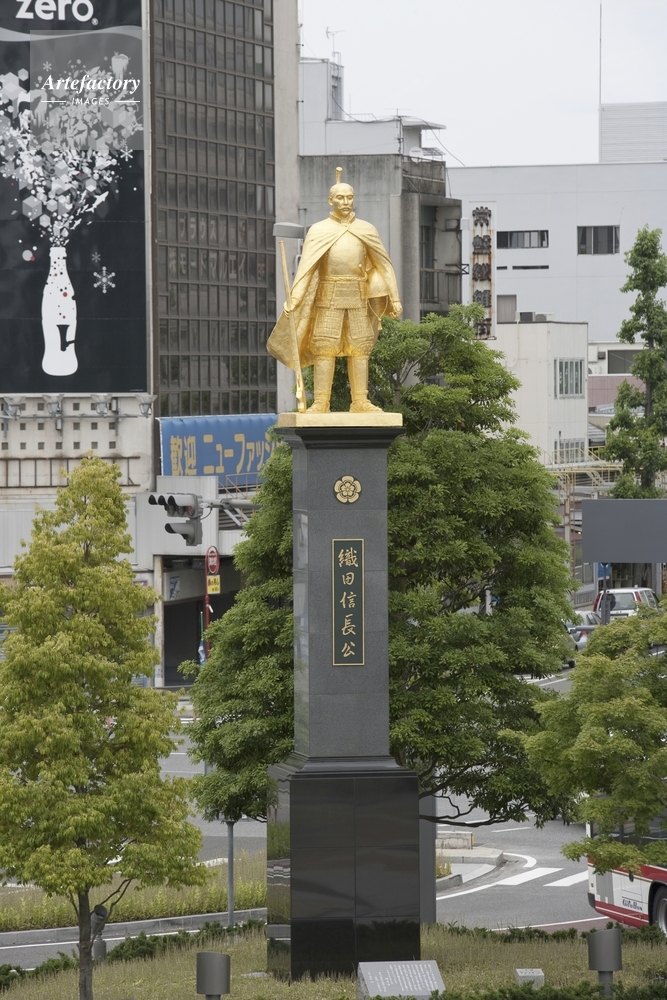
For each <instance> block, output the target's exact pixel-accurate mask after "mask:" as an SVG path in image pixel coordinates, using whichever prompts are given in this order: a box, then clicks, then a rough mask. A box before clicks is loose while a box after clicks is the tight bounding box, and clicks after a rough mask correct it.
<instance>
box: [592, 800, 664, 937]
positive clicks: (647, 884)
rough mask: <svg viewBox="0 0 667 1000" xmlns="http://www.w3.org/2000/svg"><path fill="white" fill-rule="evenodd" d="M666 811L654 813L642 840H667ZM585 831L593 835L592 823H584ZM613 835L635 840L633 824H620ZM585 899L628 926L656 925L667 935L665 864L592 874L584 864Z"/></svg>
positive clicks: (599, 911)
mask: <svg viewBox="0 0 667 1000" xmlns="http://www.w3.org/2000/svg"><path fill="white" fill-rule="evenodd" d="M666 820H667V813H666V814H663V815H662V816H658V817H657V818H656V819H655V820H653V822H652V823H651V825H650V829H649V835H648V837H644V838H642V843H647V842H649V841H652V840H665V839H667V829H665V821H666ZM586 833H587V835H588V836H590V837H594V836H595V825H594V824H589V823H587V824H586ZM614 837H616V838H618V839H619V840H621V841H627V842H628V843H633V842H635V843H636V837H635V833H634V823H632V821H629V822H627V823H624V824H622V825H621V826H620V827H619V828H618V829H617V830H616V831H615V833H614ZM588 901H589V903H590V904H591V906H592V907H593V908H594V909H595V910H597V912H598V913H600V914H602V915H603V916H605V917H609V918H610V919H611V920H617V921H618V922H619V923H621V924H628V925H629V926H630V927H644V926H648V925H649V924H657V925H658V927H659V928H660V930H661V931H662V932H663V934H665V935H666V936H667V867H665V868H662V867H660V866H658V865H642V867H641V870H640V872H639V874H637V875H632V874H630V873H629V872H627V871H624V870H622V869H613V870H612V871H608V872H605V873H604V874H603V875H596V874H595V873H594V870H593V866H592V865H591V864H589V866H588Z"/></svg>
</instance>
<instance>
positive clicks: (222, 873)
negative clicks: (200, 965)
mask: <svg viewBox="0 0 667 1000" xmlns="http://www.w3.org/2000/svg"><path fill="white" fill-rule="evenodd" d="M109 891H110V888H109V886H102V888H100V889H96V890H94V891H93V892H92V893H91V897H92V905H93V906H94V905H95V903H98V902H99V901H100V900H102V899H104V898H105V897H106V896H108V895H109ZM234 906H235V909H237V910H251V909H254V908H256V907H258V906H266V857H265V855H264V854H252V855H249V854H245V853H243V854H242V855H241V856H240V857H238V858H235V864H234ZM226 909H227V865H226V864H225V865H221V866H220V867H219V868H212V869H211V875H210V878H209V879H207V881H206V884H205V885H203V886H192V887H190V888H185V889H168V888H162V887H160V888H155V889H133V888H131V887H130V889H128V891H127V892H126V894H125V896H124V897H123V899H122V900H121V901H120V903H119V905H118V906H117V907H116V909H115V910H114V911H113V914H112V916H111V920H112V922H114V921H123V920H149V919H152V918H155V919H157V918H158V917H182V916H186V915H188V914H190V913H220V912H223V911H224V910H226ZM75 922H76V918H75V916H74V911H73V910H72V906H71V904H70V903H69V901H68V900H67V899H64V898H62V897H60V896H51V897H50V898H49V897H48V896H47V895H46V893H44V892H42V890H41V889H36V888H35V887H33V886H27V887H24V886H19V887H18V888H15V887H12V886H4V887H2V888H0V931H20V930H32V929H36V928H40V927H71V926H72V925H73V924H74V923H75Z"/></svg>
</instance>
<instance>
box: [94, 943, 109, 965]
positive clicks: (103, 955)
mask: <svg viewBox="0 0 667 1000" xmlns="http://www.w3.org/2000/svg"><path fill="white" fill-rule="evenodd" d="M106 960H107V943H106V941H105V940H104V938H102V937H96V938H95V940H94V941H93V962H106Z"/></svg>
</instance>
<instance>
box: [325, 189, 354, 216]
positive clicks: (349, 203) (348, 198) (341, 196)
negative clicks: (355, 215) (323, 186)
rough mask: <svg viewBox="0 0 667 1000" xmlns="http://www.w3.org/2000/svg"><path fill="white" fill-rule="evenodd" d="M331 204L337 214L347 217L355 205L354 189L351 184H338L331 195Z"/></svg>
mask: <svg viewBox="0 0 667 1000" xmlns="http://www.w3.org/2000/svg"><path fill="white" fill-rule="evenodd" d="M329 204H330V205H331V207H332V208H333V210H334V212H336V213H337V215H341V216H342V217H343V218H344V219H345V218H347V217H348V216H349V214H350V212H351V211H352V208H353V206H354V190H353V188H351V187H350V185H349V184H336V186H335V188H334V190H333V191H332V193H331V194H330V195H329Z"/></svg>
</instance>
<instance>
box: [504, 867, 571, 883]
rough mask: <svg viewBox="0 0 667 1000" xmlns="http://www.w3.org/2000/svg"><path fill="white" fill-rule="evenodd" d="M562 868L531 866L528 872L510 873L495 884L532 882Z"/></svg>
mask: <svg viewBox="0 0 667 1000" xmlns="http://www.w3.org/2000/svg"><path fill="white" fill-rule="evenodd" d="M562 870H563V869H562V868H530V869H529V870H528V871H526V872H519V874H518V875H510V877H509V878H502V879H500V881H499V882H495V883H494V884H495V885H522V884H523V883H524V882H532V880H533V879H534V878H542V876H543V875H553V873H554V872H562Z"/></svg>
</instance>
